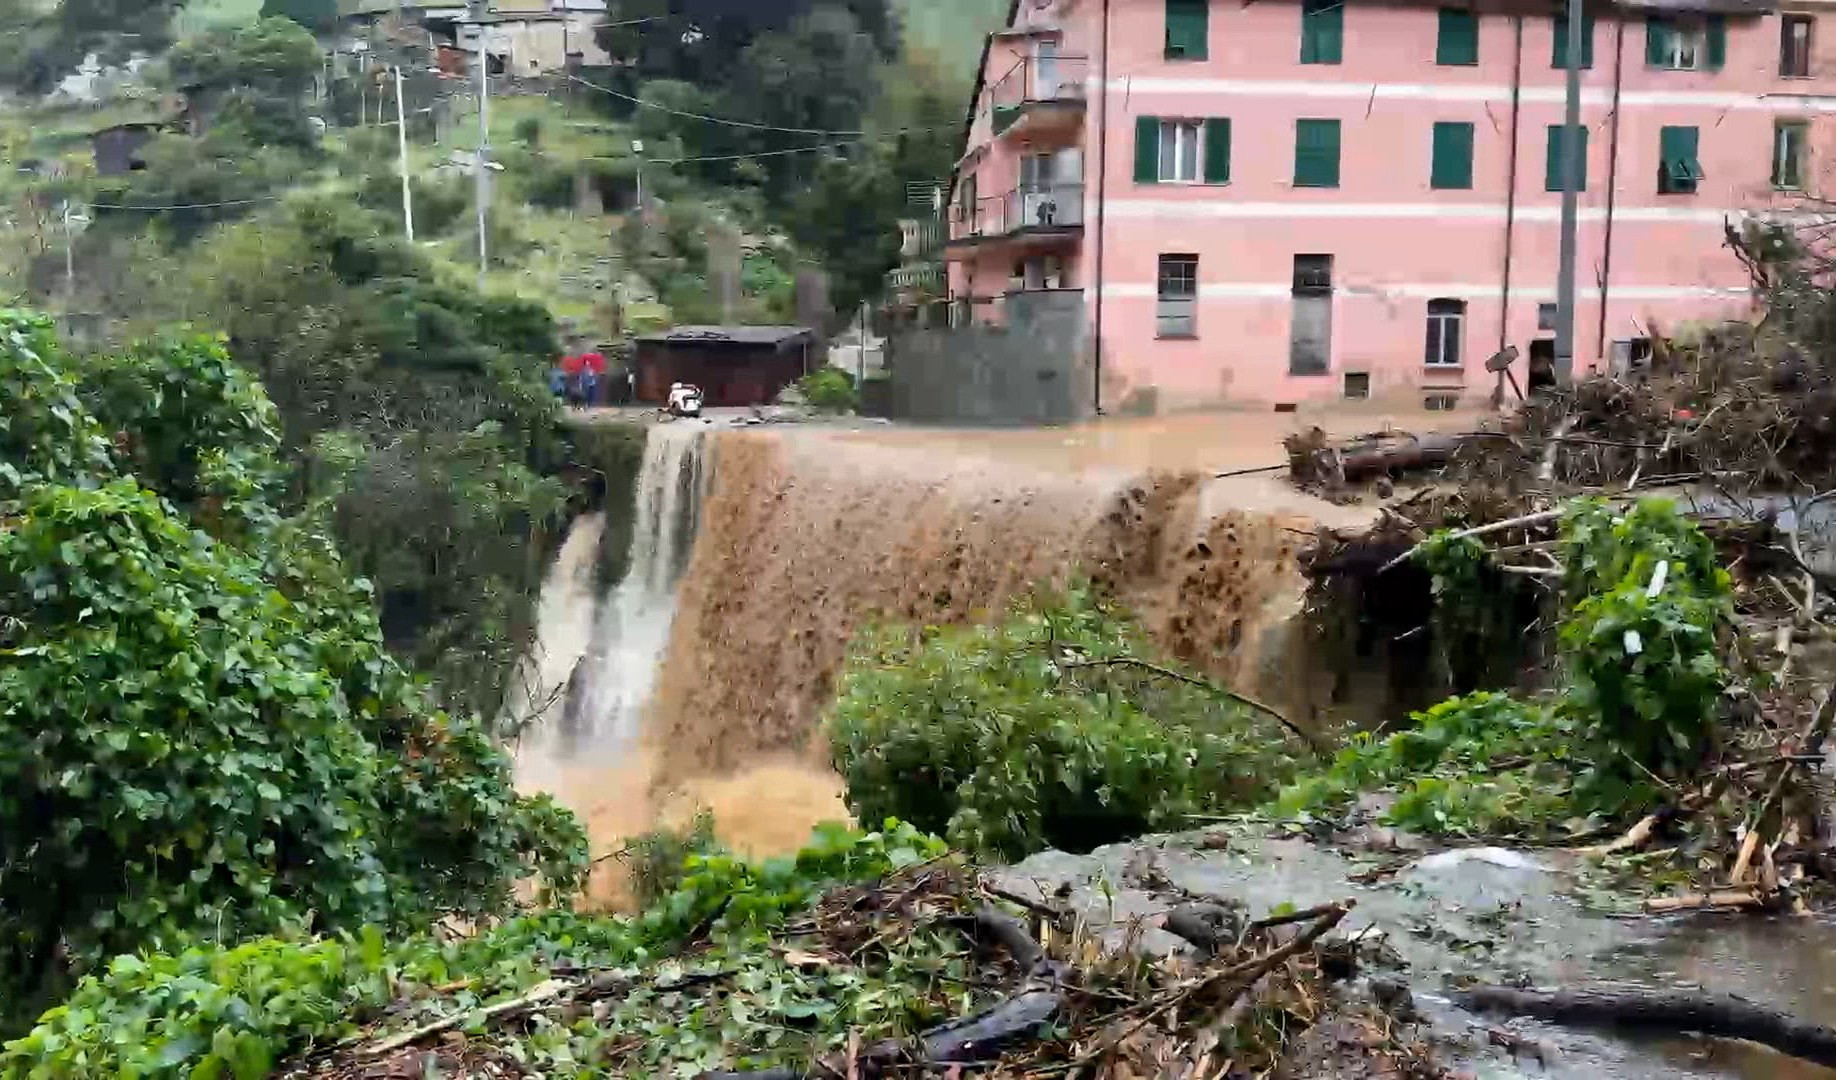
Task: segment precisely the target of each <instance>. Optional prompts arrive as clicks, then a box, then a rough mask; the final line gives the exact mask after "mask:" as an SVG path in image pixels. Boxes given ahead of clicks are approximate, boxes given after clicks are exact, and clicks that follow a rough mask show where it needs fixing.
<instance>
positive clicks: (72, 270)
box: [64, 199, 76, 305]
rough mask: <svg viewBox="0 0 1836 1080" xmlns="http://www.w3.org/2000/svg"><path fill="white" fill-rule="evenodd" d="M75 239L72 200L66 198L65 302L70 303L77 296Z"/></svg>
mask: <svg viewBox="0 0 1836 1080" xmlns="http://www.w3.org/2000/svg"><path fill="white" fill-rule="evenodd" d="M74 246H75V241H74V239H73V238H72V234H71V232H70V200H69V199H65V200H64V303H65V304H66V305H68V304H69V303H70V302H71V300H72V299H73V298H74V297H75V296H76V256H75V255H74V254H73V253H72V250H71V249H72V248H73V247H74Z"/></svg>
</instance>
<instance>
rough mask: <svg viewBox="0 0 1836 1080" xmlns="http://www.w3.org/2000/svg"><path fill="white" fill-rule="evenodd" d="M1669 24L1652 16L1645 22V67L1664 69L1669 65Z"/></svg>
mask: <svg viewBox="0 0 1836 1080" xmlns="http://www.w3.org/2000/svg"><path fill="white" fill-rule="evenodd" d="M1670 35H1671V29H1670V24H1669V23H1667V22H1665V21H1664V20H1663V19H1661V18H1659V17H1657V16H1656V15H1653V16H1651V17H1649V18H1647V19H1646V20H1645V66H1646V67H1654V68H1655V67H1665V66H1667V65H1668V64H1669V63H1670Z"/></svg>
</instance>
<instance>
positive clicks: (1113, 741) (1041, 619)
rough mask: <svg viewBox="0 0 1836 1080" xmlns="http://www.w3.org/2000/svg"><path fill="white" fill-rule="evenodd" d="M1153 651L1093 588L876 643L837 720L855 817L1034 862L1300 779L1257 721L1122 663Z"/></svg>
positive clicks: (859, 665) (880, 635) (850, 676)
mask: <svg viewBox="0 0 1836 1080" xmlns="http://www.w3.org/2000/svg"><path fill="white" fill-rule="evenodd" d="M1144 655H1147V649H1146V645H1145V643H1144V641H1143V636H1142V634H1141V632H1140V630H1139V628H1137V627H1136V626H1134V625H1133V624H1132V623H1131V622H1129V621H1128V620H1127V619H1126V618H1124V617H1123V616H1122V615H1121V614H1120V613H1119V612H1117V611H1116V610H1115V609H1114V608H1112V607H1110V606H1108V605H1106V604H1104V603H1102V602H1100V601H1098V600H1096V599H1094V598H1093V597H1091V596H1090V595H1089V594H1088V593H1087V592H1084V591H1081V590H1074V591H1072V592H1070V593H1068V594H1066V595H1064V596H1062V597H1054V598H1045V599H1041V600H1036V601H1033V602H1030V603H1027V604H1023V605H1020V606H1018V607H1016V608H1015V609H1014V610H1013V611H1012V612H1010V613H1009V615H1008V616H1007V618H1006V619H1004V620H1002V621H1001V622H999V623H996V624H994V625H989V626H960V627H928V628H925V629H923V630H921V631H914V630H911V629H907V628H893V629H886V630H881V631H878V632H876V633H874V634H873V635H870V637H869V639H868V640H867V641H866V642H864V643H863V645H862V646H861V647H860V648H858V649H857V650H856V651H855V652H854V654H853V657H852V658H851V660H850V662H849V664H848V666H847V668H846V669H845V671H844V673H843V676H842V684H841V693H840V698H839V700H838V701H837V703H836V705H835V707H834V709H833V711H832V713H831V714H830V716H829V718H828V726H829V733H830V739H831V746H832V756H833V760H834V763H835V766H836V768H837V769H838V770H839V771H840V772H841V774H842V777H843V778H844V779H845V780H846V781H847V784H848V805H849V808H850V809H852V810H853V811H854V813H855V814H856V815H857V816H859V817H861V818H863V819H865V820H874V819H875V818H878V817H882V816H896V817H899V818H901V819H902V820H906V821H910V822H912V823H914V824H915V825H917V826H918V827H919V828H921V829H925V830H928V831H933V832H937V833H940V834H941V835H943V836H944V837H945V838H946V839H948V840H949V841H950V843H951V844H952V845H953V846H956V847H959V848H961V849H963V850H965V851H969V852H973V853H976V854H980V855H985V856H988V857H993V858H1018V857H1020V856H1023V855H1026V854H1027V853H1029V852H1032V851H1037V850H1039V849H1041V848H1044V847H1057V848H1061V849H1065V850H1069V851H1087V850H1089V849H1091V848H1093V847H1095V846H1097V845H1100V844H1104V843H1109V842H1112V841H1116V840H1121V839H1125V838H1127V837H1131V836H1136V835H1139V834H1141V833H1143V832H1148V831H1151V830H1153V829H1155V828H1167V827H1178V826H1180V825H1182V824H1184V823H1185V822H1186V821H1187V820H1188V818H1189V816H1190V815H1192V814H1195V813H1200V812H1204V811H1208V810H1215V809H1217V808H1219V807H1221V806H1226V805H1245V804H1253V803H1255V802H1256V801H1258V800H1260V799H1262V798H1265V797H1266V796H1268V795H1269V794H1272V793H1273V791H1274V788H1275V786H1276V785H1279V784H1280V783H1281V782H1282V781H1283V780H1284V779H1285V778H1286V777H1287V776H1289V775H1290V774H1291V765H1290V764H1289V762H1288V754H1287V752H1286V750H1285V748H1284V747H1283V746H1282V745H1281V743H1280V742H1279V741H1278V739H1277V738H1274V737H1267V736H1265V735H1264V734H1262V732H1261V730H1260V729H1259V728H1258V727H1257V724H1258V723H1259V721H1257V720H1255V719H1253V718H1252V716H1253V714H1250V713H1248V712H1247V711H1246V710H1244V709H1243V708H1241V707H1240V706H1238V705H1236V704H1235V703H1232V702H1228V701H1225V700H1221V699H1220V697H1219V696H1218V695H1216V694H1214V693H1211V692H1209V691H1207V690H1206V689H1204V688H1202V687H1198V686H1192V685H1189V684H1188V683H1185V682H1182V681H1179V680H1178V679H1176V678H1167V677H1165V676H1164V675H1163V674H1161V673H1159V672H1157V671H1154V670H1150V669H1146V668H1142V667H1139V666H1137V665H1134V664H1132V663H1116V662H1115V661H1118V660H1125V659H1133V658H1137V657H1141V656H1144Z"/></svg>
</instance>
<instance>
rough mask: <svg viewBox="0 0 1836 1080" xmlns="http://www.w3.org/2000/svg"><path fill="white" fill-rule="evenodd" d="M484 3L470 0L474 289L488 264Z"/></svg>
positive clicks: (488, 64)
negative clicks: (474, 101) (474, 52)
mask: <svg viewBox="0 0 1836 1080" xmlns="http://www.w3.org/2000/svg"><path fill="white" fill-rule="evenodd" d="M486 3H487V0H471V7H472V13H471V14H472V25H473V26H476V27H477V28H478V156H477V160H476V161H475V162H474V167H475V169H476V171H475V172H474V174H473V175H474V177H475V178H476V180H477V183H476V185H475V198H476V199H477V201H478V287H479V288H481V289H482V288H484V283H485V269H486V267H487V266H489V265H490V263H489V256H488V248H487V245H486V242H485V229H486V226H487V219H488V217H489V215H490V207H491V179H490V177H489V175H487V170H486V168H485V164H486V162H487V161H489V159H490V156H491V155H490V150H491V74H490V67H491V61H490V54H489V53H488V52H486V51H485V21H484V16H485V8H486Z"/></svg>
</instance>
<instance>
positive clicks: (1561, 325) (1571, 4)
mask: <svg viewBox="0 0 1836 1080" xmlns="http://www.w3.org/2000/svg"><path fill="white" fill-rule="evenodd" d="M1581 3H1582V0H1567V11H1568V72H1567V76H1568V77H1567V84H1566V85H1567V89H1566V94H1565V98H1564V106H1563V116H1562V238H1561V247H1560V249H1559V251H1558V254H1557V256H1556V328H1555V378H1556V384H1557V385H1558V386H1567V385H1568V384H1569V382H1570V381H1571V380H1572V379H1573V378H1574V375H1575V220H1576V216H1577V209H1578V208H1577V206H1576V202H1577V198H1578V195H1579V193H1580V190H1581V183H1582V176H1583V175H1584V173H1583V170H1584V169H1585V168H1586V167H1587V163H1586V161H1584V160H1583V159H1582V156H1581V61H1582V55H1583V54H1582V50H1583V49H1584V48H1585V47H1586V40H1585V39H1584V38H1583V36H1582V31H1583V29H1585V27H1584V24H1583V23H1582V18H1581Z"/></svg>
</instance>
